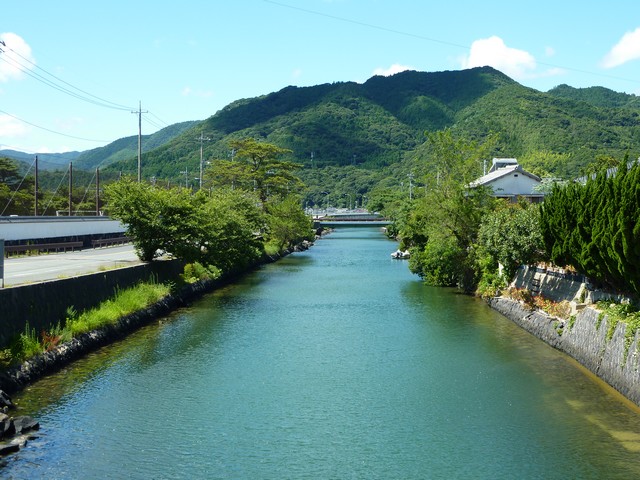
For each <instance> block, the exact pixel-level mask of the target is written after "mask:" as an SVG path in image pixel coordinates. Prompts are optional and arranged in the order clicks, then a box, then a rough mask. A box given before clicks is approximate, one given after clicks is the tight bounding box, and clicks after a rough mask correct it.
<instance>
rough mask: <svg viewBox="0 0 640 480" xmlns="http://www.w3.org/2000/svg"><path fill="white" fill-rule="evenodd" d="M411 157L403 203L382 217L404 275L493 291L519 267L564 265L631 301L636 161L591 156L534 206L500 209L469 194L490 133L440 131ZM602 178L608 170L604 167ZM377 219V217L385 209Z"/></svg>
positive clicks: (484, 196) (477, 192)
mask: <svg viewBox="0 0 640 480" xmlns="http://www.w3.org/2000/svg"><path fill="white" fill-rule="evenodd" d="M428 141H429V142H428V146H427V147H426V148H425V149H424V150H423V151H422V152H421V155H420V157H419V158H418V159H417V160H416V168H415V169H414V172H415V173H414V178H415V181H416V183H419V184H421V185H424V189H422V188H421V189H419V190H418V189H416V191H415V192H414V194H413V196H414V198H413V200H411V201H407V200H405V201H404V204H403V205H401V206H399V207H397V208H396V209H395V210H394V211H393V212H391V213H389V216H391V217H392V218H394V220H395V224H394V226H393V227H392V228H390V229H389V231H390V232H392V233H393V235H394V236H397V237H398V238H399V239H400V241H401V247H400V248H402V249H406V248H409V249H410V250H411V259H410V262H409V266H410V268H411V270H412V271H413V272H415V273H417V274H418V275H420V277H421V278H423V279H424V281H425V282H426V283H428V284H430V285H438V286H457V287H459V288H461V289H462V290H464V291H466V292H469V293H472V292H477V293H478V294H480V295H483V296H484V295H489V296H491V295H495V293H496V292H498V291H499V290H500V289H501V288H502V287H504V286H506V284H507V282H508V281H509V280H510V279H511V278H513V275H514V274H515V272H516V270H517V268H518V267H519V266H520V265H535V264H537V263H538V262H540V261H547V262H550V263H553V264H556V265H560V266H563V267H564V266H571V267H572V268H573V269H575V270H576V271H577V272H578V273H581V274H584V275H586V276H587V277H589V278H590V279H591V280H592V281H594V282H595V283H597V284H601V285H603V286H605V287H607V288H609V289H611V290H615V291H619V292H624V293H627V294H630V295H632V296H635V297H636V298H637V297H638V296H639V295H640V273H639V272H640V247H639V245H640V220H638V219H639V218H640V190H639V189H640V165H638V163H637V162H634V163H633V164H629V165H628V159H627V158H625V159H624V160H622V161H620V162H618V165H619V168H618V170H617V173H615V175H610V174H609V175H608V174H607V168H608V167H610V166H611V159H607V161H606V162H605V161H602V158H597V159H595V160H594V162H593V164H592V165H591V166H590V168H589V170H590V171H593V172H598V173H597V174H592V175H591V176H590V177H587V178H586V181H585V183H584V184H581V183H575V182H574V183H568V184H566V183H558V184H556V185H555V186H554V187H553V189H552V192H551V194H549V195H548V196H547V197H546V199H545V201H544V203H543V204H542V205H541V206H540V205H537V204H531V203H529V202H526V201H520V202H518V203H515V204H513V203H508V202H506V201H504V200H497V199H495V198H494V197H493V196H492V192H487V191H484V190H483V189H481V188H477V187H476V188H474V187H473V186H472V183H471V182H472V180H474V179H475V178H478V177H479V176H481V174H482V161H483V159H486V158H488V157H489V156H490V152H492V151H494V149H495V147H496V145H497V141H496V138H495V137H492V136H490V137H487V138H485V139H484V140H482V141H472V140H468V139H466V138H461V137H458V136H456V135H455V134H454V132H452V131H450V130H445V131H443V132H438V133H437V134H431V135H429V137H428ZM609 172H611V170H609ZM385 213H387V212H385Z"/></svg>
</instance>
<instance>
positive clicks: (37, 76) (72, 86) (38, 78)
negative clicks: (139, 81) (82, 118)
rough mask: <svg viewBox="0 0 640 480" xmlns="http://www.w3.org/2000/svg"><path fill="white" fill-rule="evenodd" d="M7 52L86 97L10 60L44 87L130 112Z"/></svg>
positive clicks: (9, 49)
mask: <svg viewBox="0 0 640 480" xmlns="http://www.w3.org/2000/svg"><path fill="white" fill-rule="evenodd" d="M7 50H8V51H10V52H12V53H14V54H15V55H17V56H18V57H20V58H21V59H23V60H24V61H25V62H28V63H29V64H31V65H32V66H33V67H34V68H36V69H38V70H41V71H42V72H44V73H46V74H47V75H49V76H50V77H52V78H54V79H55V80H57V81H58V82H61V83H63V84H64V85H67V86H68V87H71V88H72V89H74V90H77V91H78V92H81V93H82V94H84V95H87V96H88V97H91V98H88V97H85V96H83V95H80V94H78V93H74V92H73V91H71V90H69V89H67V88H64V87H61V86H59V85H56V84H55V83H53V82H52V81H51V80H48V79H46V78H45V77H43V76H42V75H39V74H37V73H35V72H32V71H31V70H30V69H29V68H27V67H26V66H25V65H23V64H22V63H20V62H18V61H15V60H14V59H11V60H12V61H13V65H14V66H17V67H18V68H19V69H20V71H22V72H23V73H25V74H27V75H29V76H31V77H33V78H35V79H36V80H39V81H41V82H43V83H45V84H46V85H49V86H51V87H53V88H55V89H56V90H59V91H61V92H63V93H67V94H68V95H71V96H72V97H75V98H78V99H80V100H84V101H86V102H88V103H92V104H94V105H98V106H102V107H105V108H111V109H115V110H131V107H127V106H125V105H120V104H118V103H115V102H111V101H109V100H105V99H104V98H101V97H98V96H96V95H93V94H91V93H89V92H87V91H85V90H82V89H81V88H78V87H76V86H75V85H72V84H71V83H69V82H67V81H65V80H63V79H61V78H59V77H57V76H55V75H54V74H53V73H50V72H48V71H47V70H45V69H44V68H42V67H40V66H38V65H36V64H35V63H33V62H32V61H31V60H29V59H28V58H25V57H23V56H22V55H20V54H19V53H18V52H16V51H15V50H13V49H12V48H9V47H7ZM0 58H2V59H3V60H4V61H5V62H7V63H11V62H9V60H7V58H6V55H4V56H2V57H0Z"/></svg>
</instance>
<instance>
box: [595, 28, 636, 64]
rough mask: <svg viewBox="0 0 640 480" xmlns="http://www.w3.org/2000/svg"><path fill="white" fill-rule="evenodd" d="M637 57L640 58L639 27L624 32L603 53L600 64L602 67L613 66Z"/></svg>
mask: <svg viewBox="0 0 640 480" xmlns="http://www.w3.org/2000/svg"><path fill="white" fill-rule="evenodd" d="M637 59H640V27H638V28H636V29H635V30H634V31H633V32H627V33H625V34H624V35H623V36H622V38H621V39H620V41H619V42H618V43H616V44H615V45H614V46H613V48H612V49H611V50H610V51H609V53H607V54H606V55H605V57H604V58H603V59H602V62H601V65H602V66H603V67H604V68H613V67H619V66H620V65H622V64H624V63H627V62H630V61H631V60H637Z"/></svg>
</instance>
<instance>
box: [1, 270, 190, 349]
mask: <svg viewBox="0 0 640 480" xmlns="http://www.w3.org/2000/svg"><path fill="white" fill-rule="evenodd" d="M183 267H184V265H183V263H182V262H180V261H178V260H170V261H155V262H150V263H147V264H141V265H135V266H131V267H126V268H120V269H117V270H110V271H105V272H100V273H93V274H88V275H80V276H77V277H71V278H66V279H61V280H52V281H49V282H42V283H34V284H30V285H20V286H16V287H10V288H5V289H2V290H0V348H6V347H7V346H8V345H9V343H10V342H11V341H12V339H13V338H14V337H15V336H16V335H18V334H20V333H22V332H24V330H25V325H26V323H27V322H28V324H29V328H32V329H35V330H36V332H38V333H39V332H41V331H42V330H46V331H49V330H50V329H51V327H54V326H55V325H56V324H58V322H60V323H63V322H64V319H65V317H66V312H67V309H68V308H69V307H73V308H74V309H75V310H76V311H78V312H81V311H83V310H86V309H89V308H92V307H94V306H96V305H97V304H98V303H100V302H102V301H104V300H106V299H108V298H110V297H112V296H113V294H114V292H115V291H116V290H117V289H125V288H129V287H131V286H133V285H135V284H136V283H138V282H140V281H142V280H145V281H146V280H148V279H149V278H152V277H153V278H156V279H157V280H158V281H159V282H166V281H171V280H173V279H175V278H176V277H177V276H178V275H179V274H180V273H182V270H183Z"/></svg>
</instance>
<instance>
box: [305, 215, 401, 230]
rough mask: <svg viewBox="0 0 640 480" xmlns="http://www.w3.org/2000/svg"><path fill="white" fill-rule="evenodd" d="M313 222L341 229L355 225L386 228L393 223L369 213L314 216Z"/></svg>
mask: <svg viewBox="0 0 640 480" xmlns="http://www.w3.org/2000/svg"><path fill="white" fill-rule="evenodd" d="M313 221H314V222H315V223H317V224H318V225H320V226H324V227H339V226H353V225H364V226H374V225H380V226H385V225H389V224H390V223H391V221H389V220H388V219H386V218H384V217H383V216H381V215H380V214H378V213H369V212H346V213H331V214H324V215H314V217H313Z"/></svg>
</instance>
